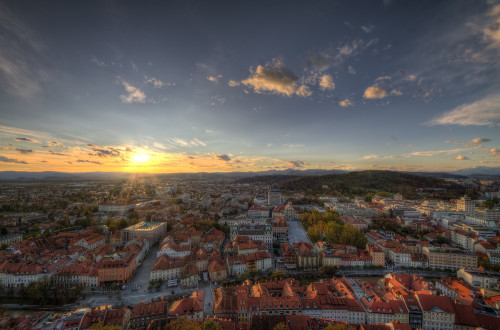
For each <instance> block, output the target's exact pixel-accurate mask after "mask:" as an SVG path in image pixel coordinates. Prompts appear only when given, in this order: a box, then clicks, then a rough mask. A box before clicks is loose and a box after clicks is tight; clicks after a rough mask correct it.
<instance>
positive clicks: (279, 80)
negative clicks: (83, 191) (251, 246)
mask: <svg viewBox="0 0 500 330" xmlns="http://www.w3.org/2000/svg"><path fill="white" fill-rule="evenodd" d="M0 40H1V42H2V45H4V46H3V47H2V48H1V49H0V72H1V75H0V99H1V101H0V105H1V106H0V108H1V110H0V116H1V118H2V120H1V121H0V147H1V148H2V151H1V153H0V171H11V170H17V171H63V172H95V171H102V172H114V171H117V172H151V173H171V172H230V171H238V172H240V171H266V170H273V169H275V170H284V169H287V168H292V169H317V168H320V169H345V170H354V169H390V170H408V171H453V170H458V169H464V168H472V167H476V166H488V167H498V165H499V157H500V144H499V137H500V135H499V129H500V93H499V92H498V91H499V90H500V78H499V77H500V68H499V63H500V62H499V55H500V5H499V4H498V3H497V4H495V3H494V2H491V1H477V2H467V1H444V2H439V3H436V2H434V1H419V2H400V1H396V0H394V1H387V0H385V1H377V2H374V1H356V2H352V1H349V2H340V3H328V2H312V3H309V2H307V3H306V2H293V3H289V2H284V1H283V2H280V1H278V2H272V3H268V2H259V1H257V2H251V3H250V2H238V3H235V2H225V1H213V2H202V1H188V2H181V1H177V2H169V3H152V2H146V3H136V2H131V1H125V2H105V3H101V2H97V1H87V2H72V3H68V2H62V1H54V2H47V3H33V2H27V1H0Z"/></svg>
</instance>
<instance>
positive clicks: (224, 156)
mask: <svg viewBox="0 0 500 330" xmlns="http://www.w3.org/2000/svg"><path fill="white" fill-rule="evenodd" d="M215 156H216V157H217V159H220V160H223V161H226V162H228V161H230V160H231V157H229V156H228V155H226V154H221V155H215Z"/></svg>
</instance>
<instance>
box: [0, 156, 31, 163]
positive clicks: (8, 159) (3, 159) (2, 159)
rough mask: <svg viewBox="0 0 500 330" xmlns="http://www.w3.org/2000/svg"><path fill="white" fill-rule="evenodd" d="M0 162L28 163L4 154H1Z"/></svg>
mask: <svg viewBox="0 0 500 330" xmlns="http://www.w3.org/2000/svg"><path fill="white" fill-rule="evenodd" d="M0 162H4V163H14V164H28V163H26V162H25V161H23V160H17V159H13V158H7V157H4V156H0Z"/></svg>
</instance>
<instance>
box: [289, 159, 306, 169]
mask: <svg viewBox="0 0 500 330" xmlns="http://www.w3.org/2000/svg"><path fill="white" fill-rule="evenodd" d="M307 165H309V164H308V163H305V162H303V161H301V160H289V161H287V162H286V166H288V167H290V168H301V167H304V166H307Z"/></svg>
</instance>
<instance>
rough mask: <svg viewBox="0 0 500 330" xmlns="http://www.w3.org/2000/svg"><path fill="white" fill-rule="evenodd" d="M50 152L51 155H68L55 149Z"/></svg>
mask: <svg viewBox="0 0 500 330" xmlns="http://www.w3.org/2000/svg"><path fill="white" fill-rule="evenodd" d="M49 153H50V154H51V155H56V156H68V155H66V154H63V153H60V152H55V151H52V150H50V151H49Z"/></svg>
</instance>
